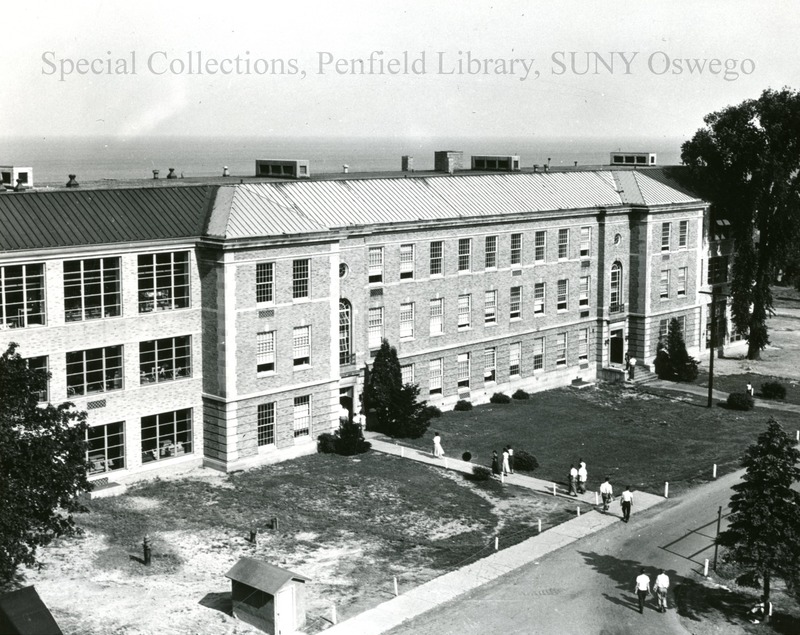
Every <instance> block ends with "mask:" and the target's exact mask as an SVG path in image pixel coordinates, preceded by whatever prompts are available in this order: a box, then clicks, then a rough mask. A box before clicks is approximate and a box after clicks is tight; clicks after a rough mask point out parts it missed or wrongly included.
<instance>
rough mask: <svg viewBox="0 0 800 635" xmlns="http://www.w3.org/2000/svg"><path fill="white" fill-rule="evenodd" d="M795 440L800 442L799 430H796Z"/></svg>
mask: <svg viewBox="0 0 800 635" xmlns="http://www.w3.org/2000/svg"><path fill="white" fill-rule="evenodd" d="M796 438H797V442H798V443H800V430H798V431H797V437H796Z"/></svg>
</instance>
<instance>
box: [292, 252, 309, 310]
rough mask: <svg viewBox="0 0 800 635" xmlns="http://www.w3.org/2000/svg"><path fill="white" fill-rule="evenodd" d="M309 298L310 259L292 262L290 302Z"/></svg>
mask: <svg viewBox="0 0 800 635" xmlns="http://www.w3.org/2000/svg"><path fill="white" fill-rule="evenodd" d="M310 298H311V258H296V259H294V260H292V301H293V302H299V301H303V300H309V299H310Z"/></svg>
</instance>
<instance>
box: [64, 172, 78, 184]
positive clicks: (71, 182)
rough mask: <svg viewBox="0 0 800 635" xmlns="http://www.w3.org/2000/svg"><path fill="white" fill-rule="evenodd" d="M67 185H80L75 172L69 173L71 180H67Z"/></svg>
mask: <svg viewBox="0 0 800 635" xmlns="http://www.w3.org/2000/svg"><path fill="white" fill-rule="evenodd" d="M66 187H80V185H79V184H78V182H77V181H76V180H75V175H74V174H70V175H69V181H67V185H66Z"/></svg>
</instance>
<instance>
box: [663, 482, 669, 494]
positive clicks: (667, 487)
mask: <svg viewBox="0 0 800 635" xmlns="http://www.w3.org/2000/svg"><path fill="white" fill-rule="evenodd" d="M664 498H669V481H664Z"/></svg>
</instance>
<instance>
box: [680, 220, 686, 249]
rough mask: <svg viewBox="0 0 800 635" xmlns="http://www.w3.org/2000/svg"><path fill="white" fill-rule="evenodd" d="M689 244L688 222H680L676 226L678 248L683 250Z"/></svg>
mask: <svg viewBox="0 0 800 635" xmlns="http://www.w3.org/2000/svg"><path fill="white" fill-rule="evenodd" d="M688 244H689V221H688V220H682V221H681V222H680V223H679V224H678V247H680V248H682V249H685V248H686V246H687V245H688Z"/></svg>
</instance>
